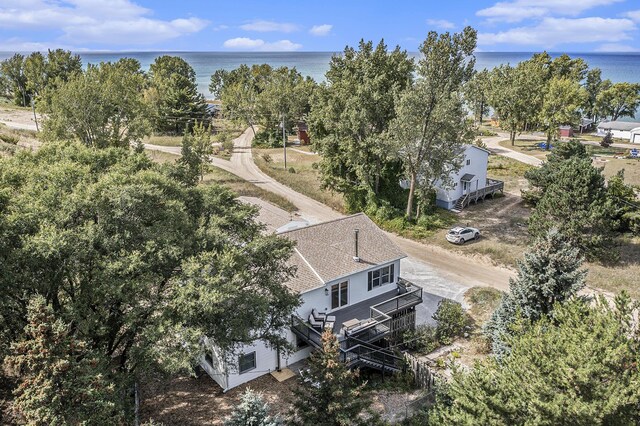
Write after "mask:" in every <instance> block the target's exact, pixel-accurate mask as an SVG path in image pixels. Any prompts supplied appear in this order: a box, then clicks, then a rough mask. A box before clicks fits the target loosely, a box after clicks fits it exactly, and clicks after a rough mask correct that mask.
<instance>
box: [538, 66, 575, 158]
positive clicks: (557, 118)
mask: <svg viewBox="0 0 640 426" xmlns="http://www.w3.org/2000/svg"><path fill="white" fill-rule="evenodd" d="M586 98H587V94H586V92H585V90H584V89H583V88H582V87H581V86H580V84H579V83H578V82H576V81H574V80H571V79H569V78H558V77H554V78H552V79H551V81H550V82H549V87H548V89H547V91H546V94H545V97H544V102H543V103H542V108H541V109H540V117H539V120H540V124H541V126H542V128H543V129H544V132H545V134H546V136H547V145H546V146H547V149H549V148H550V147H551V141H552V140H556V139H557V138H558V134H559V132H560V126H561V125H563V124H568V125H575V124H577V123H578V121H579V120H580V107H581V106H582V105H583V104H584V101H585V99H586Z"/></svg>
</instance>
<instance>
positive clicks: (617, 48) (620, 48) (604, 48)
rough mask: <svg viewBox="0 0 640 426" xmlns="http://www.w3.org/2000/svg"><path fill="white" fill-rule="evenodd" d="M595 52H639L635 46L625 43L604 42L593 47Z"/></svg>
mask: <svg viewBox="0 0 640 426" xmlns="http://www.w3.org/2000/svg"><path fill="white" fill-rule="evenodd" d="M595 51H596V52H640V49H638V48H637V47H633V46H629V45H627V44H618V43H606V44H603V45H600V46H598V47H597V48H596V49H595Z"/></svg>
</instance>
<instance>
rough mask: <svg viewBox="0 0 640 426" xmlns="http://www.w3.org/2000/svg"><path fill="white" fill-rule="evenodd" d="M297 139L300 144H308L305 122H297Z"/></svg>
mask: <svg viewBox="0 0 640 426" xmlns="http://www.w3.org/2000/svg"><path fill="white" fill-rule="evenodd" d="M298 139H299V140H300V145H308V144H309V143H310V142H311V141H310V139H309V127H308V126H307V123H303V122H302V121H300V122H299V123H298Z"/></svg>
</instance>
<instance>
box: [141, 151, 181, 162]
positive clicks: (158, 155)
mask: <svg viewBox="0 0 640 426" xmlns="http://www.w3.org/2000/svg"><path fill="white" fill-rule="evenodd" d="M144 152H146V153H147V155H148V156H149V158H151V160H152V161H155V162H156V163H160V164H164V163H173V162H175V161H176V160H177V159H178V158H180V156H179V155H178V154H171V153H169V152H162V151H156V150H154V149H145V150H144Z"/></svg>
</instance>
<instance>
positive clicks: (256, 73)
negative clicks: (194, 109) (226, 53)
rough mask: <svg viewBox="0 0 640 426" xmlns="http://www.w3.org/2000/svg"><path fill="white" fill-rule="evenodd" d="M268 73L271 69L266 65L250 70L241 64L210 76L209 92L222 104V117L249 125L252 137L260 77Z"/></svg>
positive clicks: (256, 116) (256, 66) (259, 89)
mask: <svg viewBox="0 0 640 426" xmlns="http://www.w3.org/2000/svg"><path fill="white" fill-rule="evenodd" d="M270 72H271V67H270V66H269V65H267V64H264V65H262V66H259V65H253V66H252V67H251V68H249V67H248V66H247V65H245V64H242V65H240V66H239V67H238V68H236V69H233V70H231V71H227V70H216V71H215V72H214V73H213V75H211V82H210V84H209V91H211V93H212V94H213V95H214V96H216V97H217V98H218V99H220V101H221V102H222V112H223V114H224V116H225V117H226V118H227V119H231V120H233V121H235V122H239V123H244V124H247V125H249V126H250V127H251V130H252V131H253V135H254V136H255V135H256V129H255V124H257V123H256V122H257V119H258V103H257V102H258V100H257V98H258V95H259V94H260V93H261V91H262V84H261V81H262V80H263V78H262V77H261V76H264V75H265V74H268V73H270Z"/></svg>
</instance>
